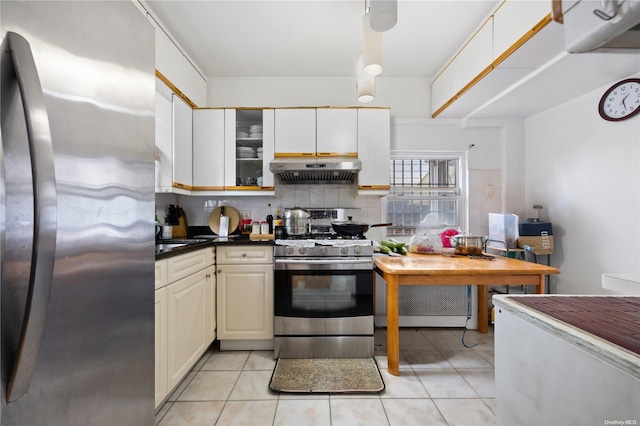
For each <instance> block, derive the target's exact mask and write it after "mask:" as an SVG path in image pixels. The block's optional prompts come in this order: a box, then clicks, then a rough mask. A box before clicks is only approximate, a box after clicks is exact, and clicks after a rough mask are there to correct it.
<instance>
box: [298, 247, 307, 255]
mask: <svg viewBox="0 0 640 426" xmlns="http://www.w3.org/2000/svg"><path fill="white" fill-rule="evenodd" d="M306 252H307V248H306V247H300V248H299V249H298V253H300V254H305V253H306Z"/></svg>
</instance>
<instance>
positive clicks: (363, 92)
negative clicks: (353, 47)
mask: <svg viewBox="0 0 640 426" xmlns="http://www.w3.org/2000/svg"><path fill="white" fill-rule="evenodd" d="M362 56H363V55H362V52H360V53H359V54H358V61H357V64H358V71H357V75H358V79H357V81H356V93H357V95H358V102H361V103H363V104H366V103H369V102H371V101H373V99H374V96H375V79H376V78H375V77H374V76H372V75H366V74H365V73H364V72H363V70H362V65H363V59H362Z"/></svg>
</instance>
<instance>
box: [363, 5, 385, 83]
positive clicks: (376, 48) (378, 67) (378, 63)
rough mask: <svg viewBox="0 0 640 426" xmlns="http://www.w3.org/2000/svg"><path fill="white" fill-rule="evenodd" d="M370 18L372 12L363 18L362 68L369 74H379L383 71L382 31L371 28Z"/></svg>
mask: <svg viewBox="0 0 640 426" xmlns="http://www.w3.org/2000/svg"><path fill="white" fill-rule="evenodd" d="M370 18H371V13H370V12H366V13H365V14H364V17H363V18H362V55H363V68H362V70H363V71H364V73H365V74H367V75H379V74H380V73H381V72H382V33H379V32H377V31H373V30H372V29H371V25H370Z"/></svg>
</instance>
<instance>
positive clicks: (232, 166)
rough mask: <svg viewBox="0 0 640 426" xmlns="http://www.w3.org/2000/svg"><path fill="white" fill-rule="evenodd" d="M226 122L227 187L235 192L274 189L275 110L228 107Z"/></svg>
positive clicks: (247, 193)
mask: <svg viewBox="0 0 640 426" xmlns="http://www.w3.org/2000/svg"><path fill="white" fill-rule="evenodd" d="M224 121H225V125H224V129H225V130H224V132H225V137H224V140H225V148H224V152H225V154H224V157H225V170H224V189H225V190H226V191H237V192H236V195H252V194H251V192H253V191H273V189H274V188H273V174H272V173H271V171H270V170H269V162H270V161H271V160H272V159H273V155H274V110H273V109H225V117H224ZM257 194H260V195H265V192H258V193H257Z"/></svg>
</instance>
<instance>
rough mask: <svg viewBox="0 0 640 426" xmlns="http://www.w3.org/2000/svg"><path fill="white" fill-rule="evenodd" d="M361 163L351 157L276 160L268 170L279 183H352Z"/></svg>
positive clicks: (270, 164) (360, 167)
mask: <svg viewBox="0 0 640 426" xmlns="http://www.w3.org/2000/svg"><path fill="white" fill-rule="evenodd" d="M361 169H362V161H360V160H358V159H357V158H353V157H313V158H276V159H274V160H272V161H271V163H269V170H271V172H272V173H273V175H274V176H275V177H277V178H278V180H279V182H280V183H283V184H304V183H344V184H346V183H353V181H354V180H355V179H356V177H357V176H358V172H360V170H361Z"/></svg>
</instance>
